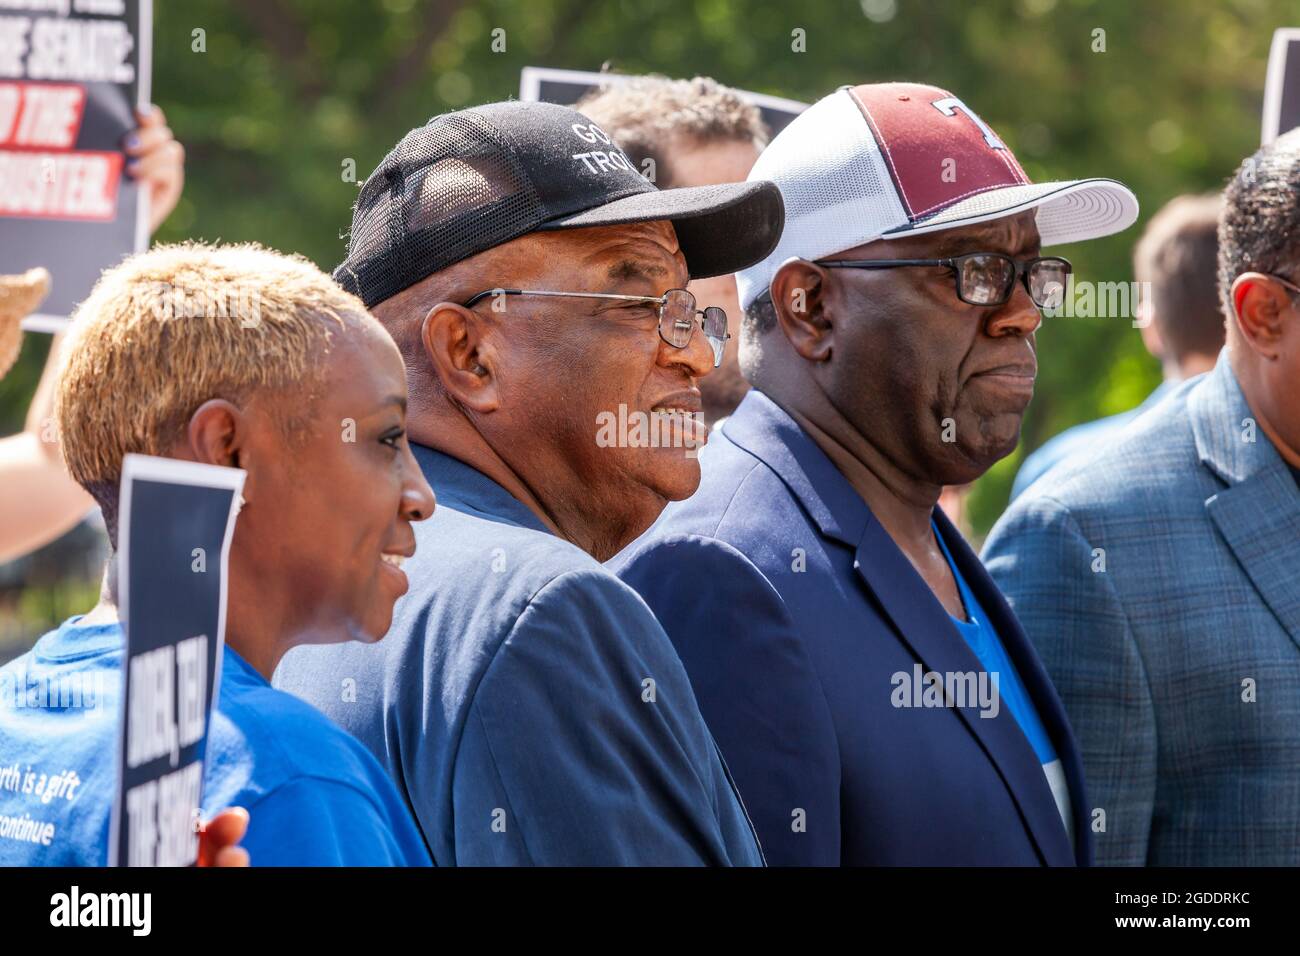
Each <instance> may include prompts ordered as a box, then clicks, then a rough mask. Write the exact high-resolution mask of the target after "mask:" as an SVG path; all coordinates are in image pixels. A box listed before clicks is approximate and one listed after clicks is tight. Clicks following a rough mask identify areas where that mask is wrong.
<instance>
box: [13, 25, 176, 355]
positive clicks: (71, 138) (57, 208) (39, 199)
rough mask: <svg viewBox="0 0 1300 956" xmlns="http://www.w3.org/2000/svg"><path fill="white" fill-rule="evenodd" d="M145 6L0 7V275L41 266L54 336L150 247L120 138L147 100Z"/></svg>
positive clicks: (36, 323)
mask: <svg viewBox="0 0 1300 956" xmlns="http://www.w3.org/2000/svg"><path fill="white" fill-rule="evenodd" d="M152 14H153V8H152V0H0V182H2V183H4V189H3V190H0V273H19V272H25V271H26V270H27V269H29V268H31V267H32V266H44V267H45V268H46V269H48V270H49V272H50V276H51V278H52V280H53V281H52V282H51V283H50V295H49V297H48V298H47V299H46V300H45V302H44V304H43V307H42V309H41V312H40V313H38V314H36V315H32V316H28V317H27V318H26V319H25V320H24V321H23V328H25V329H29V330H33V331H43V332H52V331H57V330H58V329H60V328H62V327H63V326H65V325H66V324H67V317H68V316H69V315H71V314H72V310H73V308H74V307H75V306H76V304H77V303H78V302H80V301H81V300H82V299H84V298H85V297H86V296H87V295H88V294H89V292H90V290H91V287H92V286H94V284H95V281H96V280H97V279H98V278H99V274H100V272H101V271H102V270H104V269H106V268H109V267H111V266H114V265H116V264H117V263H118V262H120V261H121V260H122V258H123V257H124V256H127V255H129V254H131V253H132V252H138V251H140V250H142V249H144V248H145V246H146V244H147V243H148V241H149V236H148V215H147V210H146V209H145V204H146V202H147V199H146V197H145V195H144V191H143V190H141V189H139V188H138V187H137V186H136V183H135V181H134V180H133V179H131V178H130V177H129V176H127V175H126V174H125V172H124V166H125V162H126V156H125V154H124V153H123V152H122V140H123V138H124V137H125V136H126V134H127V133H129V132H130V131H131V130H133V129H135V127H136V126H137V125H138V124H137V121H136V117H135V113H134V110H135V109H136V108H137V107H143V106H144V105H146V104H147V103H148V102H149V96H150V90H149V82H150V80H149V74H150V44H151V36H150V34H151V29H152Z"/></svg>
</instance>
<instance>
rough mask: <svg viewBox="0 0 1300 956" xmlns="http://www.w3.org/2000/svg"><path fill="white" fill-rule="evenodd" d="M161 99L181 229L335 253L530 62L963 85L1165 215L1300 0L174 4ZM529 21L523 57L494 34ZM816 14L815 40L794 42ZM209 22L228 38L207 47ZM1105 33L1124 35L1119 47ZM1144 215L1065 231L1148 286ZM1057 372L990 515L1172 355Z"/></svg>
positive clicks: (164, 2) (513, 40)
mask: <svg viewBox="0 0 1300 956" xmlns="http://www.w3.org/2000/svg"><path fill="white" fill-rule="evenodd" d="M155 7H156V20H157V22H156V25H155V31H154V64H155V66H154V99H155V101H156V102H157V103H158V104H159V105H161V106H162V107H163V109H164V110H165V111H166V113H167V116H168V118H169V121H170V124H171V126H172V128H173V129H174V130H175V132H176V135H177V137H178V138H179V139H180V140H181V141H182V142H183V143H184V145H185V147H186V149H187V151H188V161H187V170H188V182H187V185H186V189H185V195H184V198H183V199H182V200H181V204H180V206H179V208H178V209H177V211H176V212H175V214H174V215H173V216H172V217H171V219H170V220H169V221H168V222H167V224H166V225H165V226H164V227H163V229H162V231H161V232H160V233H159V235H158V237H157V238H158V239H160V240H176V239H181V238H186V237H195V238H204V239H209V240H217V239H220V240H226V241H237V240H258V241H260V242H263V243H265V244H267V245H271V246H274V247H277V248H279V249H283V250H294V251H299V252H302V253H304V254H306V255H307V256H309V257H311V258H312V259H314V260H315V261H316V262H318V263H319V264H320V265H322V266H323V267H332V266H333V265H334V264H336V263H337V262H338V261H339V259H340V258H341V257H342V252H343V248H344V240H343V239H342V238H341V237H342V235H343V232H344V230H346V228H347V226H348V222H349V215H350V213H349V210H350V207H351V203H352V201H353V199H354V198H355V195H356V191H357V185H356V184H355V183H353V182H348V181H345V179H344V176H343V170H344V166H345V162H346V161H347V160H353V161H355V167H356V171H357V179H363V178H364V176H365V175H366V174H367V173H368V172H369V171H370V170H371V169H372V168H373V167H374V165H375V164H376V163H377V162H378V160H379V159H380V158H381V157H382V156H383V155H384V153H385V152H387V150H388V149H389V148H390V147H391V146H392V144H393V143H394V142H396V140H397V139H398V138H399V137H400V136H401V135H402V134H403V133H404V132H405V131H406V130H407V129H408V128H410V127H411V126H413V125H416V124H418V123H421V122H423V121H424V120H425V119H427V118H428V117H429V116H432V115H434V114H436V113H439V112H442V111H444V110H448V109H454V108H458V107H462V106H466V105H470V104H473V103H478V102H484V101H488V100H496V99H503V98H506V97H510V96H514V95H517V93H518V87H519V70H520V68H521V67H523V66H525V65H540V66H557V67H569V68H575V69H599V68H600V67H601V65H602V64H603V63H606V62H609V63H610V64H611V65H612V67H613V68H615V69H618V70H620V71H623V72H645V71H655V72H660V73H666V74H670V75H685V76H689V75H694V74H697V73H699V74H706V75H711V76H713V77H715V78H717V79H718V80H721V81H722V82H725V83H728V84H732V85H735V86H739V87H743V88H747V89H752V90H757V91H762V92H768V93H775V94H778V95H782V96H789V97H793V98H796V99H803V100H806V101H811V100H814V99H816V98H818V97H820V96H822V95H824V94H825V93H827V92H829V91H831V90H833V89H834V88H835V87H837V86H840V85H842V84H846V83H861V82H870V81H879V80H891V79H911V80H918V81H925V82H929V83H933V84H936V85H938V86H942V87H945V88H948V89H950V90H952V91H953V92H954V93H956V94H957V95H958V96H960V97H962V99H964V100H965V101H966V102H967V103H969V104H970V105H971V106H972V107H973V108H974V109H976V110H978V111H979V113H980V114H981V115H982V116H983V117H984V118H985V119H986V120H987V121H988V122H989V123H990V124H991V125H992V126H993V127H994V128H995V129H996V130H997V131H998V133H999V134H1000V135H1001V136H1002V137H1003V138H1004V139H1005V140H1006V141H1007V142H1008V143H1009V145H1011V147H1012V148H1013V149H1014V150H1015V152H1016V154H1017V156H1018V157H1019V158H1020V160H1021V162H1022V164H1023V165H1024V167H1025V169H1026V171H1027V172H1028V173H1029V175H1030V177H1031V178H1033V179H1035V180H1040V179H1047V178H1073V177H1079V176H1097V175H1105V176H1113V177H1115V178H1118V179H1120V180H1123V181H1124V182H1126V183H1128V184H1129V185H1130V186H1131V187H1132V188H1133V189H1134V191H1135V192H1136V193H1137V195H1138V197H1139V199H1140V200H1141V203H1142V207H1143V217H1142V220H1141V221H1140V222H1139V227H1140V225H1141V222H1145V220H1146V218H1147V217H1148V216H1149V215H1150V213H1151V212H1153V211H1154V210H1155V209H1157V208H1158V207H1159V206H1160V205H1161V204H1162V203H1163V202H1164V201H1165V200H1167V199H1169V198H1170V197H1172V196H1174V195H1176V194H1178V193H1183V192H1187V191H1202V190H1207V189H1213V188H1217V187H1218V186H1220V185H1221V184H1222V182H1223V181H1224V179H1225V178H1226V177H1227V176H1228V174H1229V173H1230V172H1231V171H1232V170H1233V169H1234V168H1235V167H1236V165H1237V164H1238V163H1239V162H1240V160H1241V159H1242V158H1243V157H1244V156H1246V155H1247V154H1248V153H1250V152H1251V151H1253V150H1254V149H1255V147H1256V146H1257V145H1258V142H1259V125H1260V108H1261V103H1262V90H1263V82H1264V72H1265V64H1266V60H1267V55H1268V46H1269V41H1270V38H1271V35H1272V32H1273V30H1274V28H1276V27H1279V26H1287V25H1300V4H1297V3H1296V2H1294V0H1293V2H1289V3H1288V2H1280V0H1219V2H1210V0H1191V2H1176V0H979V2H955V0H945V2H920V0H861V2H858V0H803V2H800V3H797V4H796V3H754V2H735V0H613V2H611V0H523V2H505V0H496V2H480V3H471V2H458V0H346V2H344V0H337V2H325V0H158V2H157V3H156V4H155ZM496 28H502V29H504V30H505V40H506V50H505V52H500V53H494V52H492V49H491V46H492V31H493V30H494V29H496ZM795 29H801V30H803V31H805V37H806V52H801V53H797V52H793V51H792V31H794V30H795ZM196 30H202V31H204V35H203V36H204V40H205V45H206V50H205V51H204V52H197V51H196V50H195V46H196V40H195V37H196V34H195V33H194V31H196ZM1097 30H1103V31H1105V32H1104V43H1105V50H1104V52H1095V51H1094V47H1095V46H1096V45H1097V43H1098V39H1099V37H1100V36H1101V35H1100V34H1097V33H1095V31H1097ZM1136 236H1137V229H1134V230H1130V231H1129V232H1128V233H1127V234H1124V235H1120V236H1116V237H1113V238H1110V239H1105V240H1101V241H1098V242H1093V243H1088V244H1084V245H1080V246H1078V247H1074V248H1064V249H1062V250H1061V251H1063V252H1064V254H1066V255H1068V256H1070V257H1071V258H1072V259H1073V260H1074V262H1075V266H1076V271H1077V272H1078V274H1079V278H1081V279H1094V280H1097V281H1126V280H1128V279H1129V278H1131V274H1130V265H1129V256H1130V251H1131V246H1132V243H1133V241H1134V240H1135V238H1136ZM43 338H44V337H43V336H35V335H33V336H28V340H29V342H28V344H27V346H26V348H25V351H24V355H23V357H22V360H21V364H20V367H19V368H18V369H16V371H15V374H13V375H11V376H10V377H9V379H7V380H6V381H4V382H3V384H0V430H3V431H4V432H9V431H14V430H17V429H18V428H19V427H21V421H22V416H23V411H24V409H25V406H26V402H27V400H28V398H29V396H30V395H31V391H32V389H33V388H34V385H35V379H36V377H37V375H38V374H39V371H40V367H41V362H42V360H43V358H44V352H45V349H46V347H47V343H46V342H44V341H42V340H43ZM1039 347H1040V364H1041V378H1040V384H1039V388H1038V391H1037V394H1036V396H1035V398H1034V402H1033V405H1032V406H1031V411H1030V413H1029V415H1028V417H1027V419H1026V421H1025V429H1024V440H1023V442H1022V445H1021V448H1020V449H1019V450H1018V451H1017V453H1016V454H1015V455H1014V456H1013V457H1012V458H1009V459H1007V460H1006V461H1004V462H1002V463H1000V464H999V465H998V466H997V467H996V468H995V469H994V470H993V471H992V472H991V473H990V474H989V475H987V476H986V477H985V478H984V479H983V480H982V481H981V482H980V483H979V484H978V485H977V487H976V489H975V491H974V493H973V496H972V499H971V518H972V523H973V526H974V530H975V531H976V532H977V533H980V534H982V533H983V532H984V531H986V530H987V528H988V527H989V525H990V524H991V523H992V521H993V520H994V519H995V518H996V516H997V515H998V513H999V512H1000V511H1001V509H1002V508H1003V506H1004V505H1005V502H1006V498H1007V492H1008V489H1009V488H1010V481H1011V476H1012V475H1013V474H1014V472H1015V469H1016V467H1017V466H1018V464H1019V462H1020V460H1021V459H1022V457H1023V454H1024V453H1025V451H1026V449H1032V448H1034V447H1036V446H1037V445H1039V444H1041V443H1042V441H1044V440H1045V439H1046V438H1048V437H1050V436H1051V435H1052V434H1054V433H1056V432H1058V431H1060V430H1061V429H1063V428H1065V427H1066V426H1068V425H1071V424H1073V423H1076V422H1079V421H1083V420H1086V419H1090V418H1094V417H1096V416H1099V415H1104V414H1109V413H1113V412H1116V411H1120V410H1122V409H1125V408H1128V407H1130V406H1132V405H1134V404H1136V403H1137V402H1138V401H1139V400H1141V398H1142V397H1144V396H1145V395H1146V393H1147V392H1148V391H1149V390H1150V389H1151V388H1152V387H1154V386H1155V385H1156V384H1157V382H1158V381H1159V369H1158V367H1157V365H1156V363H1155V362H1154V361H1153V360H1152V359H1150V358H1149V357H1148V356H1147V355H1146V353H1145V352H1144V351H1143V349H1142V345H1141V342H1140V340H1139V337H1138V334H1137V333H1136V331H1134V330H1133V329H1132V328H1131V327H1130V324H1129V322H1128V321H1126V320H1122V319H1114V318H1111V319H1079V318H1074V319H1060V320H1058V321H1056V322H1054V323H1051V324H1049V325H1048V326H1047V327H1045V328H1044V329H1043V330H1042V332H1041V333H1040V338H1039Z"/></svg>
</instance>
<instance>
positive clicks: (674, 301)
mask: <svg viewBox="0 0 1300 956" xmlns="http://www.w3.org/2000/svg"><path fill="white" fill-rule="evenodd" d="M497 295H544V296H554V297H557V298H571V299H619V300H622V301H624V302H644V303H646V304H647V305H650V304H652V303H653V304H655V305H657V306H658V307H659V337H660V338H661V339H663V340H664V341H665V342H667V343H668V344H669V345H671V346H672V347H673V348H675V349H684V348H686V346H687V345H689V344H690V342H691V336H692V335H694V334H695V326H696V325H697V324H698V325H699V327H700V328H701V329H703V330H704V337H705V338H706V339H708V340H709V348H711V349H712V350H713V367H714V368H717V367H718V366H720V365H721V364H722V355H723V353H724V352H725V351H726V348H727V339H729V338H731V335H730V334H729V333H728V332H727V313H726V311H724V310H723V309H720V308H719V307H718V306H716V305H710V306H708V307H707V308H703V309H697V308H696V307H695V296H694V295H693V294H691V293H690V292H687V291H686V290H685V289H669V290H668V291H667V292H665V293H664V294H663V295H661V296H656V295H616V294H615V293H612V292H549V291H543V290H541V289H485V290H484V291H482V292H480V293H478V295H475V296H473V297H472V298H471V299H470V300H469V301H468V302H466V303H464V305H465V308H467V309H471V308H473V307H474V306H475V305H477V304H478V303H479V302H482V301H483V300H484V299H486V298H487V297H488V296H497ZM697 316H698V323H697Z"/></svg>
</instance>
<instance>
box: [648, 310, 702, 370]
mask: <svg viewBox="0 0 1300 956" xmlns="http://www.w3.org/2000/svg"><path fill="white" fill-rule="evenodd" d="M691 321H692V322H693V323H695V324H694V325H693V326H692V330H691V339H690V341H689V342H687V343H686V347H685V348H680V349H679V348H676V347H674V346H673V345H671V344H669V343H668V342H665V341H663V339H662V337H661V338H660V342H659V364H660V365H666V366H672V365H679V366H681V367H682V368H684V369H686V371H687V372H689V373H690V374H691V375H692V376H693V377H695V378H699V377H701V376H703V375H708V374H709V373H710V372H711V371H713V345H712V344H711V343H710V342H709V338H708V336H707V335H705V334H704V329H702V328H701V327H700V317H699V316H698V315H697V316H695V317H693V318H692V319H691Z"/></svg>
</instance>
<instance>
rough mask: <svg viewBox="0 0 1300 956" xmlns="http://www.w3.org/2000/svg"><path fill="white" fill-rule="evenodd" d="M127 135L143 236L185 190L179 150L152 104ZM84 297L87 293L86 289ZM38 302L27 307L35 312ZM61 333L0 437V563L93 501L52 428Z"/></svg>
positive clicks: (39, 543)
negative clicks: (23, 413) (145, 216)
mask: <svg viewBox="0 0 1300 956" xmlns="http://www.w3.org/2000/svg"><path fill="white" fill-rule="evenodd" d="M138 117H139V120H140V126H139V127H138V128H137V129H136V130H135V131H134V132H132V133H131V134H129V135H128V136H127V140H126V142H125V144H124V146H123V148H124V149H125V151H126V153H127V157H128V162H127V166H126V172H127V175H129V176H132V177H134V178H135V179H138V180H139V181H140V183H141V185H142V187H143V188H144V189H146V190H147V192H148V196H149V232H150V234H151V235H152V234H153V233H154V232H156V231H157V230H158V227H159V226H161V225H162V224H163V222H164V221H165V220H166V219H167V217H168V216H169V215H171V212H172V210H173V209H175V208H176V203H177V202H178V201H179V200H180V196H181V189H182V188H183V187H184V184H185V150H184V148H183V147H182V146H181V144H180V143H178V142H176V140H175V138H174V137H173V136H172V131H171V130H170V129H169V128H168V127H167V121H166V118H165V117H164V116H163V112H162V110H160V109H158V108H157V107H156V106H155V107H153V108H152V109H150V110H148V111H144V112H141V113H139V114H138ZM85 291H86V292H87V293H89V292H90V290H89V289H86V290H85ZM36 304H38V303H35V302H34V303H31V307H30V308H29V309H28V311H31V308H35V306H36ZM63 339H64V336H63V335H62V334H60V335H56V336H54V340H53V341H52V342H51V343H50V353H49V357H48V358H47V359H46V361H45V371H44V372H43V373H42V374H41V381H40V384H39V385H38V386H37V388H36V395H35V397H34V398H33V399H32V404H31V405H30V406H29V408H28V411H27V421H26V427H25V428H24V430H23V431H21V432H19V433H18V434H17V435H12V436H10V437H8V438H3V439H0V489H3V492H4V493H3V494H0V564H2V563H4V562H6V561H12V560H13V559H15V558H19V557H22V556H23V555H25V554H29V553H31V552H32V551H35V550H36V549H37V548H40V547H43V546H44V545H47V544H49V543H50V542H51V541H54V540H55V539H56V538H58V537H60V536H61V535H63V534H65V533H67V532H68V531H70V530H71V529H72V528H73V527H74V526H75V525H76V524H77V522H79V521H80V520H81V519H82V518H83V517H84V516H85V514H86V512H87V511H89V510H90V509H91V507H92V506H93V504H94V502H93V501H92V500H91V498H90V496H89V495H88V494H86V492H85V491H83V490H82V488H81V487H80V486H79V485H78V484H77V483H76V482H75V481H73V480H72V479H71V478H69V477H68V473H67V471H66V470H65V469H64V467H63V457H62V454H61V452H60V451H59V440H58V433H57V430H56V429H55V427H54V392H55V383H56V379H57V376H58V365H59V363H58V358H59V350H60V349H61V347H62V345H63Z"/></svg>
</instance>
